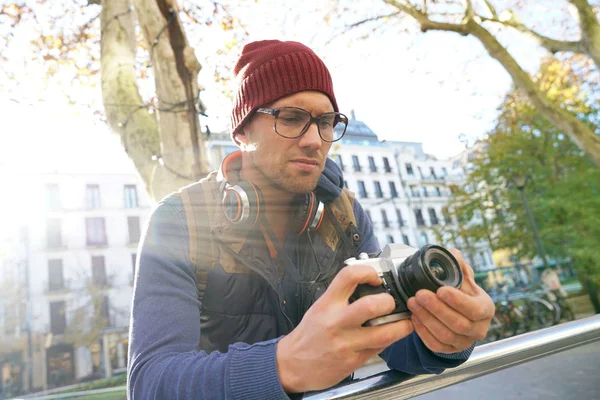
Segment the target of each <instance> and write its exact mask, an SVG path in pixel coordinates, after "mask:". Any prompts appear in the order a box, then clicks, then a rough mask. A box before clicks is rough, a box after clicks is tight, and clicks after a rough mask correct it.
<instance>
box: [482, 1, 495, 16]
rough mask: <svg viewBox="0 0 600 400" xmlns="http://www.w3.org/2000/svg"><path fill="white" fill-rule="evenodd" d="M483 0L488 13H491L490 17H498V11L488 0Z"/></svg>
mask: <svg viewBox="0 0 600 400" xmlns="http://www.w3.org/2000/svg"><path fill="white" fill-rule="evenodd" d="M483 2H484V4H485V6H486V7H487V9H488V11H489V12H490V14H491V15H492V18H494V19H498V13H497V12H496V9H495V8H494V6H493V5H492V3H490V2H489V1H488V0H483Z"/></svg>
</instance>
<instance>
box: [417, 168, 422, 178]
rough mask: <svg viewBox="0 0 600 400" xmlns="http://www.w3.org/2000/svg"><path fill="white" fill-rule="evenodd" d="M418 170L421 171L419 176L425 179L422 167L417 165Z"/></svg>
mask: <svg viewBox="0 0 600 400" xmlns="http://www.w3.org/2000/svg"><path fill="white" fill-rule="evenodd" d="M417 171H419V178H421V179H423V178H424V176H423V171H422V170H421V167H417Z"/></svg>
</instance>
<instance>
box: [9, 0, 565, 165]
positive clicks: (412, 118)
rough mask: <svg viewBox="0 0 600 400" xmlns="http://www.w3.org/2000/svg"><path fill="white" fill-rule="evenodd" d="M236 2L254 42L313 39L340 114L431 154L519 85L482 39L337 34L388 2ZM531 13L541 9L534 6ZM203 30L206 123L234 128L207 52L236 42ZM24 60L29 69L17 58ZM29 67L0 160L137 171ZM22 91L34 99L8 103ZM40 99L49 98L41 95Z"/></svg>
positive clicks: (445, 150) (477, 124)
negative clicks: (345, 9) (353, 11)
mask: <svg viewBox="0 0 600 400" xmlns="http://www.w3.org/2000/svg"><path fill="white" fill-rule="evenodd" d="M545 1H546V0H545ZM547 1H548V2H550V3H557V2H558V3H560V2H561V0H547ZM348 3H349V4H354V3H357V4H358V3H360V2H348ZM236 4H238V5H237V6H236V7H238V8H237V9H235V10H233V11H234V12H235V13H236V14H237V15H242V16H243V20H244V22H245V24H246V29H247V31H248V33H249V35H248V37H247V38H246V39H245V40H246V41H252V40H261V39H273V38H277V39H281V40H296V41H301V42H303V43H305V44H308V45H310V46H311V47H313V48H314V49H315V51H316V52H317V54H319V55H320V56H321V57H322V58H323V60H324V61H325V63H326V65H327V66H328V67H329V69H330V72H331V75H332V77H333V81H334V88H335V93H336V98H337V101H338V104H339V106H340V111H342V112H344V113H346V114H347V115H350V114H351V111H354V113H355V115H356V118H357V119H359V120H362V121H364V122H365V123H366V124H367V125H368V126H369V127H370V128H371V129H372V130H373V131H374V132H375V133H376V134H377V135H378V136H379V138H380V139H382V140H383V139H386V140H401V141H414V142H422V143H423V144H424V149H425V151H426V152H428V153H431V154H433V155H435V156H437V157H439V158H447V157H451V156H453V155H455V154H457V153H459V152H460V151H461V150H462V149H464V143H462V142H461V140H460V139H459V137H460V136H461V135H464V136H466V137H467V138H469V139H470V141H471V142H472V141H473V140H474V139H475V138H479V137H482V136H483V135H484V134H485V133H486V132H487V131H489V130H490V129H491V128H492V127H493V125H494V119H495V116H496V109H497V107H498V106H499V104H500V103H501V101H502V99H503V97H504V95H505V94H506V92H507V91H508V90H509V89H510V87H511V80H510V77H509V76H508V74H507V73H506V71H504V69H503V68H502V67H501V66H500V65H499V64H498V63H497V62H496V61H495V60H493V59H491V57H489V55H487V53H486V52H485V50H484V49H483V48H482V46H481V44H479V42H478V41H477V40H476V39H474V38H470V37H466V38H465V37H462V36H460V35H457V34H453V33H446V32H427V33H426V34H421V33H420V32H419V31H418V29H415V24H414V23H412V25H411V21H410V20H407V21H408V25H403V26H408V27H409V31H410V32H409V33H400V32H398V29H395V30H394V29H393V28H390V29H388V30H386V31H385V33H381V34H374V35H371V36H370V37H368V38H366V39H357V38H356V37H357V36H358V35H359V34H360V33H361V32H360V31H353V32H351V33H349V34H346V35H341V36H339V37H337V38H336V39H334V40H330V39H331V38H332V34H333V32H336V30H338V29H340V28H342V27H343V26H344V24H346V23H348V22H349V21H353V19H352V18H355V19H354V21H356V20H357V19H358V18H359V17H361V16H362V17H364V16H370V15H376V14H378V13H381V12H385V10H384V9H381V10H378V9H377V6H376V5H377V4H380V5H381V4H383V2H381V3H377V2H370V4H372V5H373V7H372V9H368V10H367V9H365V10H363V11H361V12H360V13H359V14H361V15H359V16H354V17H352V15H350V17H348V16H347V15H345V14H344V13H342V14H340V17H339V20H335V19H334V20H333V21H330V22H329V23H328V24H326V23H324V22H323V19H324V16H325V15H326V13H327V11H328V10H327V7H326V6H324V4H325V5H327V4H330V3H329V2H327V1H317V0H305V1H304V2H302V3H298V2H297V1H292V0H278V1H274V0H261V1H259V2H256V3H255V2H253V1H252V2H240V3H236ZM361 4H366V3H364V2H363V3H361ZM529 11H530V12H532V13H533V14H535V15H540V13H539V12H538V11H539V10H538V9H537V8H535V7H534V8H533V9H532V10H529ZM536 13H537V14H536ZM342 15H344V18H342ZM541 15H543V16H544V18H548V20H550V19H551V17H552V15H551V13H550V12H548V11H547V10H546V13H545V14H541ZM265 16H268V17H267V18H265ZM198 32H200V31H193V32H190V31H188V34H189V39H190V43H191V45H192V46H194V47H195V49H196V54H197V57H198V59H199V60H200V62H201V63H202V64H203V65H204V66H205V67H204V69H203V71H202V72H201V74H200V76H199V79H200V83H201V85H202V86H204V87H205V90H204V91H203V92H202V99H203V101H204V102H205V103H206V104H207V106H208V110H207V114H208V115H209V117H208V118H202V119H201V121H202V124H203V125H209V126H210V128H211V131H222V130H226V129H227V128H228V122H229V110H230V107H231V102H230V100H229V99H228V98H226V97H225V96H223V95H222V93H221V92H220V87H219V85H218V84H217V83H215V82H214V81H213V79H212V74H213V69H212V68H211V64H210V63H211V57H209V56H207V55H210V54H213V53H214V52H216V50H218V49H219V48H222V47H223V46H224V44H225V43H227V42H228V41H230V40H231V39H232V36H231V35H232V33H231V32H229V33H227V32H225V33H222V32H219V31H218V30H214V29H213V30H211V31H210V34H209V35H205V37H199V36H198V35H199V33H198ZM200 34H202V33H200ZM501 40H502V42H503V43H504V44H506V45H507V46H508V49H509V51H510V52H511V53H512V54H513V55H514V56H515V57H516V58H517V60H518V61H519V62H520V63H521V65H523V66H524V68H525V69H526V70H528V71H536V69H537V68H538V65H539V61H540V58H541V57H542V56H543V55H544V54H545V53H544V52H543V51H542V50H540V49H539V48H538V47H537V46H536V44H535V43H533V42H532V41H530V40H528V39H525V38H524V37H523V36H522V35H519V34H516V33H505V34H503V35H502V36H501ZM23 44H26V40H24V39H23ZM22 49H23V50H22ZM24 49H27V46H25V45H23V46H22V47H20V46H16V49H15V50H14V52H13V53H12V55H11V56H12V57H13V58H18V56H19V51H21V52H22V51H26V50H24ZM21 55H22V54H21ZM232 56H233V54H232ZM231 59H232V60H233V58H231ZM15 65H16V68H21V67H20V65H19V64H18V63H17V64H15ZM22 68H23V70H22V71H20V80H19V86H18V89H17V90H16V92H12V93H10V95H6V93H4V94H3V93H0V107H1V108H0V109H1V110H2V111H3V112H2V114H3V122H2V123H3V125H2V126H3V129H2V131H1V132H0V143H1V144H2V145H1V146H0V157H1V158H0V164H4V165H13V166H18V167H17V168H21V169H23V168H24V169H27V168H29V167H31V166H32V165H33V164H34V163H35V162H34V163H32V161H31V160H38V162H37V166H43V167H44V168H46V167H49V166H54V167H55V168H57V167H56V166H59V167H60V168H61V169H64V168H66V167H67V166H71V167H73V166H75V168H76V169H78V170H80V167H81V168H83V169H86V168H87V169H90V170H98V169H106V170H107V172H110V171H111V170H113V169H118V168H129V165H128V164H127V159H124V160H121V161H119V162H115V161H114V160H120V159H121V158H122V157H123V155H124V154H123V152H122V150H121V148H120V146H119V143H118V139H117V138H116V137H115V136H114V134H111V133H110V131H109V130H108V129H107V127H106V126H103V124H101V123H98V121H97V119H96V118H94V117H91V116H89V115H87V116H86V115H85V114H79V115H73V111H72V110H71V109H70V108H69V107H68V106H67V105H65V104H64V103H63V102H62V99H61V97H60V91H61V90H62V89H64V88H61V87H57V85H53V84H50V85H49V86H48V88H47V89H46V90H45V92H44V93H40V82H43V80H44V77H43V76H42V75H41V74H42V72H41V71H40V70H36V69H35V68H34V67H27V66H23V67H22ZM73 88H77V86H75V84H73V87H70V88H69V89H73ZM81 93H82V97H83V99H82V100H81V101H82V102H85V101H86V99H89V98H91V97H89V96H93V98H95V99H98V98H99V96H100V89H99V87H96V88H92V89H90V88H87V89H85V90H84V89H82V90H81ZM15 94H18V96H19V98H21V99H24V100H25V101H23V102H22V104H17V103H14V102H11V101H9V100H8V98H9V97H14V96H15ZM39 97H43V98H44V101H41V102H38V101H37V98H39ZM100 149H102V151H99V150H100ZM75 150H76V151H75ZM105 152H106V153H105Z"/></svg>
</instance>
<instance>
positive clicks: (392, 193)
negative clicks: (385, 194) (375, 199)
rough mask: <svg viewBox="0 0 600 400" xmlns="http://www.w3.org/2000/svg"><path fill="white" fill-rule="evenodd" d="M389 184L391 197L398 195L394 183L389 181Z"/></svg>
mask: <svg viewBox="0 0 600 400" xmlns="http://www.w3.org/2000/svg"><path fill="white" fill-rule="evenodd" d="M389 184H390V196H392V198H396V197H398V191H397V190H396V184H395V183H394V182H392V181H390V182H389Z"/></svg>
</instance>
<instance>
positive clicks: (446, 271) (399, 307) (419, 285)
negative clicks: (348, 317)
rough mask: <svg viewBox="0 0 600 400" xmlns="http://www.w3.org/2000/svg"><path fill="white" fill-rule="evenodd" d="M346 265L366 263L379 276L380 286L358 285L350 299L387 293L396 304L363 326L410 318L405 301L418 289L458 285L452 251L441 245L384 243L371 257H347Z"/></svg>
mask: <svg viewBox="0 0 600 400" xmlns="http://www.w3.org/2000/svg"><path fill="white" fill-rule="evenodd" d="M345 263H346V265H367V266H369V267H371V268H373V269H374V270H375V272H377V275H379V277H380V278H381V281H382V284H381V285H380V286H372V285H369V284H360V285H358V287H357V288H356V290H355V291H354V293H353V294H352V296H351V297H350V302H353V301H356V300H358V299H360V298H361V297H363V296H368V295H371V294H379V293H388V294H390V295H391V296H392V297H393V298H394V302H395V304H396V307H395V308H394V310H393V311H392V312H391V313H390V314H388V315H384V316H381V317H378V318H374V319H371V320H369V321H367V322H366V323H365V325H366V326H376V325H382V324H386V323H390V322H394V321H399V320H402V319H407V318H410V316H411V312H410V311H409V310H408V307H407V305H406V303H407V302H408V299H409V298H410V297H413V296H414V295H415V294H416V293H417V291H419V290H420V289H428V290H431V291H432V292H434V293H435V292H436V291H437V289H438V288H440V287H442V286H452V287H455V288H457V289H458V288H460V285H461V284H462V280H463V273H462V270H461V268H460V265H459V264H458V261H457V260H456V258H454V256H453V255H452V253H450V252H449V251H448V250H446V249H445V248H443V247H441V246H437V245H425V246H423V247H421V248H420V249H416V248H414V247H410V246H407V245H404V244H388V245H386V246H385V247H384V248H383V250H382V251H381V252H380V253H379V254H378V255H377V256H375V257H369V255H368V254H366V253H361V254H360V255H359V256H358V258H355V257H353V258H349V259H348V260H346V261H345Z"/></svg>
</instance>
